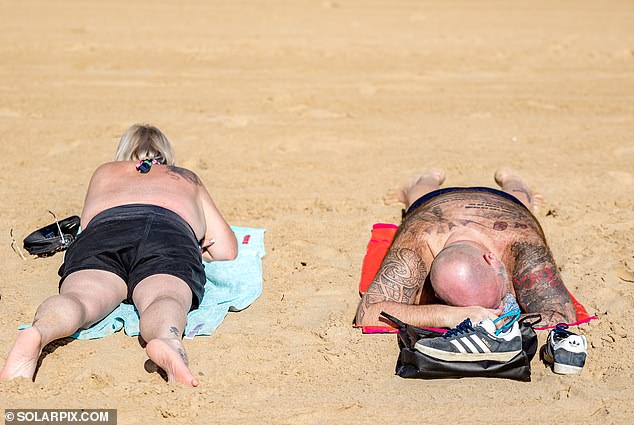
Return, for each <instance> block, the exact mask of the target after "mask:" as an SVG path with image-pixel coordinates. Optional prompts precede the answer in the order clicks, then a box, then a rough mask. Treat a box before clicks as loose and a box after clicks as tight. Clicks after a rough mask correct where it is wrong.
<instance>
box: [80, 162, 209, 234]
mask: <svg viewBox="0 0 634 425" xmlns="http://www.w3.org/2000/svg"><path fill="white" fill-rule="evenodd" d="M201 192H203V193H201ZM204 194H206V190H205V189H204V187H203V186H202V183H201V182H200V179H199V178H198V177H197V176H196V174H194V173H193V172H191V171H189V170H186V169H184V168H180V167H176V166H168V165H153V166H152V168H151V170H150V171H149V172H148V173H146V174H142V173H139V172H138V171H137V170H136V168H135V163H134V162H132V161H117V162H110V163H107V164H104V165H102V166H100V167H99V168H98V169H97V170H96V171H95V173H94V174H93V176H92V179H91V181H90V186H89V188H88V192H87V194H86V200H85V202H84V209H83V211H82V216H81V223H82V227H83V228H85V227H86V226H88V223H89V222H90V220H91V219H92V218H93V217H94V216H95V215H97V214H99V213H100V212H102V211H104V210H107V209H109V208H113V207H116V206H120V205H127V204H150V205H158V206H160V207H163V208H166V209H169V210H171V211H174V212H175V213H176V214H178V215H179V216H181V217H182V218H183V219H184V220H185V221H186V222H187V223H189V225H190V226H191V227H192V229H193V230H194V233H195V235H196V238H197V239H198V240H201V239H203V237H204V236H205V233H206V230H207V225H206V221H205V213H204V209H203V195H204Z"/></svg>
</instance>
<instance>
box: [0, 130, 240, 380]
mask: <svg viewBox="0 0 634 425" xmlns="http://www.w3.org/2000/svg"><path fill="white" fill-rule="evenodd" d="M141 160H146V161H145V162H143V161H141ZM135 165H136V167H135ZM81 225H82V229H83V232H82V233H80V234H79V236H78V237H77V239H76V240H75V241H74V242H73V244H72V245H71V246H70V248H69V249H68V251H67V252H66V255H65V262H64V264H63V265H62V267H61V268H60V271H59V274H60V276H61V282H60V289H59V295H55V296H53V297H51V298H48V299H47V300H45V301H44V302H43V303H42V304H41V305H40V306H39V308H38V309H37V312H36V313H35V319H34V321H33V325H32V326H31V327H30V328H27V329H25V330H23V331H21V332H20V333H19V335H18V337H17V340H16V342H15V344H14V345H13V348H12V349H11V351H10V352H9V355H8V357H7V360H6V363H5V365H4V367H3V368H2V371H0V379H13V378H16V377H26V378H33V376H34V374H35V369H36V366H37V361H38V359H39V357H40V355H41V353H42V349H43V348H44V347H45V346H46V345H47V344H48V343H50V342H51V341H54V340H56V339H59V338H64V337H67V336H69V335H72V334H73V333H74V332H75V331H77V329H86V328H88V327H90V326H91V325H93V324H94V323H96V322H98V321H99V320H101V319H103V318H104V317H105V316H106V315H108V314H109V313H110V312H112V311H113V310H114V309H115V308H116V307H117V306H118V305H119V304H120V303H121V302H122V301H126V302H132V303H134V305H135V306H136V308H137V310H138V311H139V314H140V332H141V337H142V338H143V339H144V340H145V341H146V342H147V345H146V348H145V349H146V353H147V355H148V357H149V358H150V359H151V360H152V361H153V362H154V363H156V364H157V365H158V366H159V367H160V368H162V369H163V370H164V371H165V372H166V373H167V377H168V380H169V381H170V382H180V383H183V384H185V385H187V386H197V385H198V381H197V379H196V378H195V377H194V375H193V374H192V372H191V371H190V369H189V367H188V361H187V355H186V354H185V349H184V348H183V345H182V343H181V338H182V335H183V331H184V329H185V325H186V321H187V313H188V312H189V311H190V310H193V309H196V308H198V305H199V302H200V299H201V298H202V295H203V292H204V285H205V273H204V269H203V266H202V259H204V260H205V261H216V260H231V259H234V258H235V257H236V255H237V242H236V238H235V235H234V234H233V232H232V231H231V229H230V228H229V225H228V224H227V223H226V221H225V220H224V218H223V217H222V215H221V214H220V212H219V211H218V209H217V208H216V206H215V205H214V202H213V201H212V199H211V196H210V195H209V192H207V189H205V187H204V185H203V184H202V182H201V181H200V179H199V178H198V176H196V174H194V173H193V172H191V171H189V170H186V169H184V168H180V167H177V166H175V165H174V158H173V154H172V149H171V145H170V142H169V140H168V139H167V138H166V137H165V136H164V135H163V133H161V131H160V130H158V129H157V128H155V127H152V126H149V125H138V124H137V125H133V126H132V127H130V128H129V129H128V130H127V131H126V132H125V133H124V135H123V136H122V137H121V141H120V143H119V147H118V149H117V153H116V155H115V162H110V163H106V164H103V165H102V166H100V167H99V168H98V169H97V170H96V171H95V173H94V174H93V176H92V179H91V181H90V185H89V187H88V192H87V194H86V200H85V203H84V208H83V211H82V216H81Z"/></svg>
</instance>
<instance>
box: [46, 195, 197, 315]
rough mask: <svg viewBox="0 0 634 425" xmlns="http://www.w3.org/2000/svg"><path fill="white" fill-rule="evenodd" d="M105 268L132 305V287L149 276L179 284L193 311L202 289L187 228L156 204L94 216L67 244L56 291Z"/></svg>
mask: <svg viewBox="0 0 634 425" xmlns="http://www.w3.org/2000/svg"><path fill="white" fill-rule="evenodd" d="M79 270H105V271H108V272H111V273H114V274H116V275H117V276H119V277H120V278H121V279H123V280H124V281H125V282H126V283H127V285H128V298H127V299H126V300H125V302H127V303H132V293H133V292H134V288H135V287H136V285H137V284H138V283H139V282H140V281H142V280H143V279H145V278H146V277H148V276H152V275H156V274H168V275H172V276H175V277H177V278H179V279H182V280H184V281H185V282H186V283H187V285H189V287H190V288H191V290H192V294H193V296H192V306H191V309H192V310H194V309H196V308H198V305H199V304H200V300H201V299H202V296H203V292H204V290H205V281H206V277H205V269H204V268H203V265H202V255H201V251H200V246H199V244H198V241H197V240H196V236H195V235H194V231H193V230H192V228H191V226H190V225H189V224H188V223H187V222H186V221H185V220H183V219H182V218H181V217H180V216H179V215H178V214H176V213H175V212H173V211H170V210H168V209H165V208H162V207H158V206H155V205H144V204H133V205H122V206H119V207H114V208H110V209H107V210H105V211H103V212H101V213H99V214H97V215H96V216H95V217H94V218H93V219H92V220H91V221H90V223H88V225H87V226H86V229H84V230H83V231H82V232H81V233H80V234H79V235H78V236H77V239H76V240H75V241H74V242H73V243H72V244H71V246H70V248H69V249H68V251H66V255H65V257H64V264H62V266H61V267H60V269H59V272H58V273H59V275H60V277H61V280H60V282H59V286H60V288H61V286H62V283H63V282H64V279H66V277H68V275H69V274H71V273H73V272H76V271H79Z"/></svg>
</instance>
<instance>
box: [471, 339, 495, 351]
mask: <svg viewBox="0 0 634 425" xmlns="http://www.w3.org/2000/svg"><path fill="white" fill-rule="evenodd" d="M471 339H472V340H473V342H475V343H476V344H478V347H480V348H481V349H482V352H483V353H490V352H491V350H489V347H487V346H486V345H484V343H483V342H482V340H481V339H480V337H479V336H478V335H471Z"/></svg>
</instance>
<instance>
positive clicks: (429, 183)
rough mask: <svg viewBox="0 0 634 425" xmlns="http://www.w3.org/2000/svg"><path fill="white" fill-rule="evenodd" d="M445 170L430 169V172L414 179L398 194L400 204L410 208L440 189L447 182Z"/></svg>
mask: <svg viewBox="0 0 634 425" xmlns="http://www.w3.org/2000/svg"><path fill="white" fill-rule="evenodd" d="M445 177H446V175H445V170H443V169H441V168H430V169H429V170H427V171H425V172H423V173H422V174H419V175H418V176H416V177H414V179H412V181H411V182H410V183H409V184H408V185H407V186H405V187H403V188H402V189H401V191H400V192H399V193H398V200H399V202H401V203H403V204H405V205H406V206H408V207H409V206H410V205H411V204H412V203H413V202H414V201H416V200H417V199H418V198H420V197H421V196H423V195H424V194H426V193H429V192H431V191H433V190H436V189H438V188H439V187H440V185H441V184H443V183H444V181H445Z"/></svg>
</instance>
